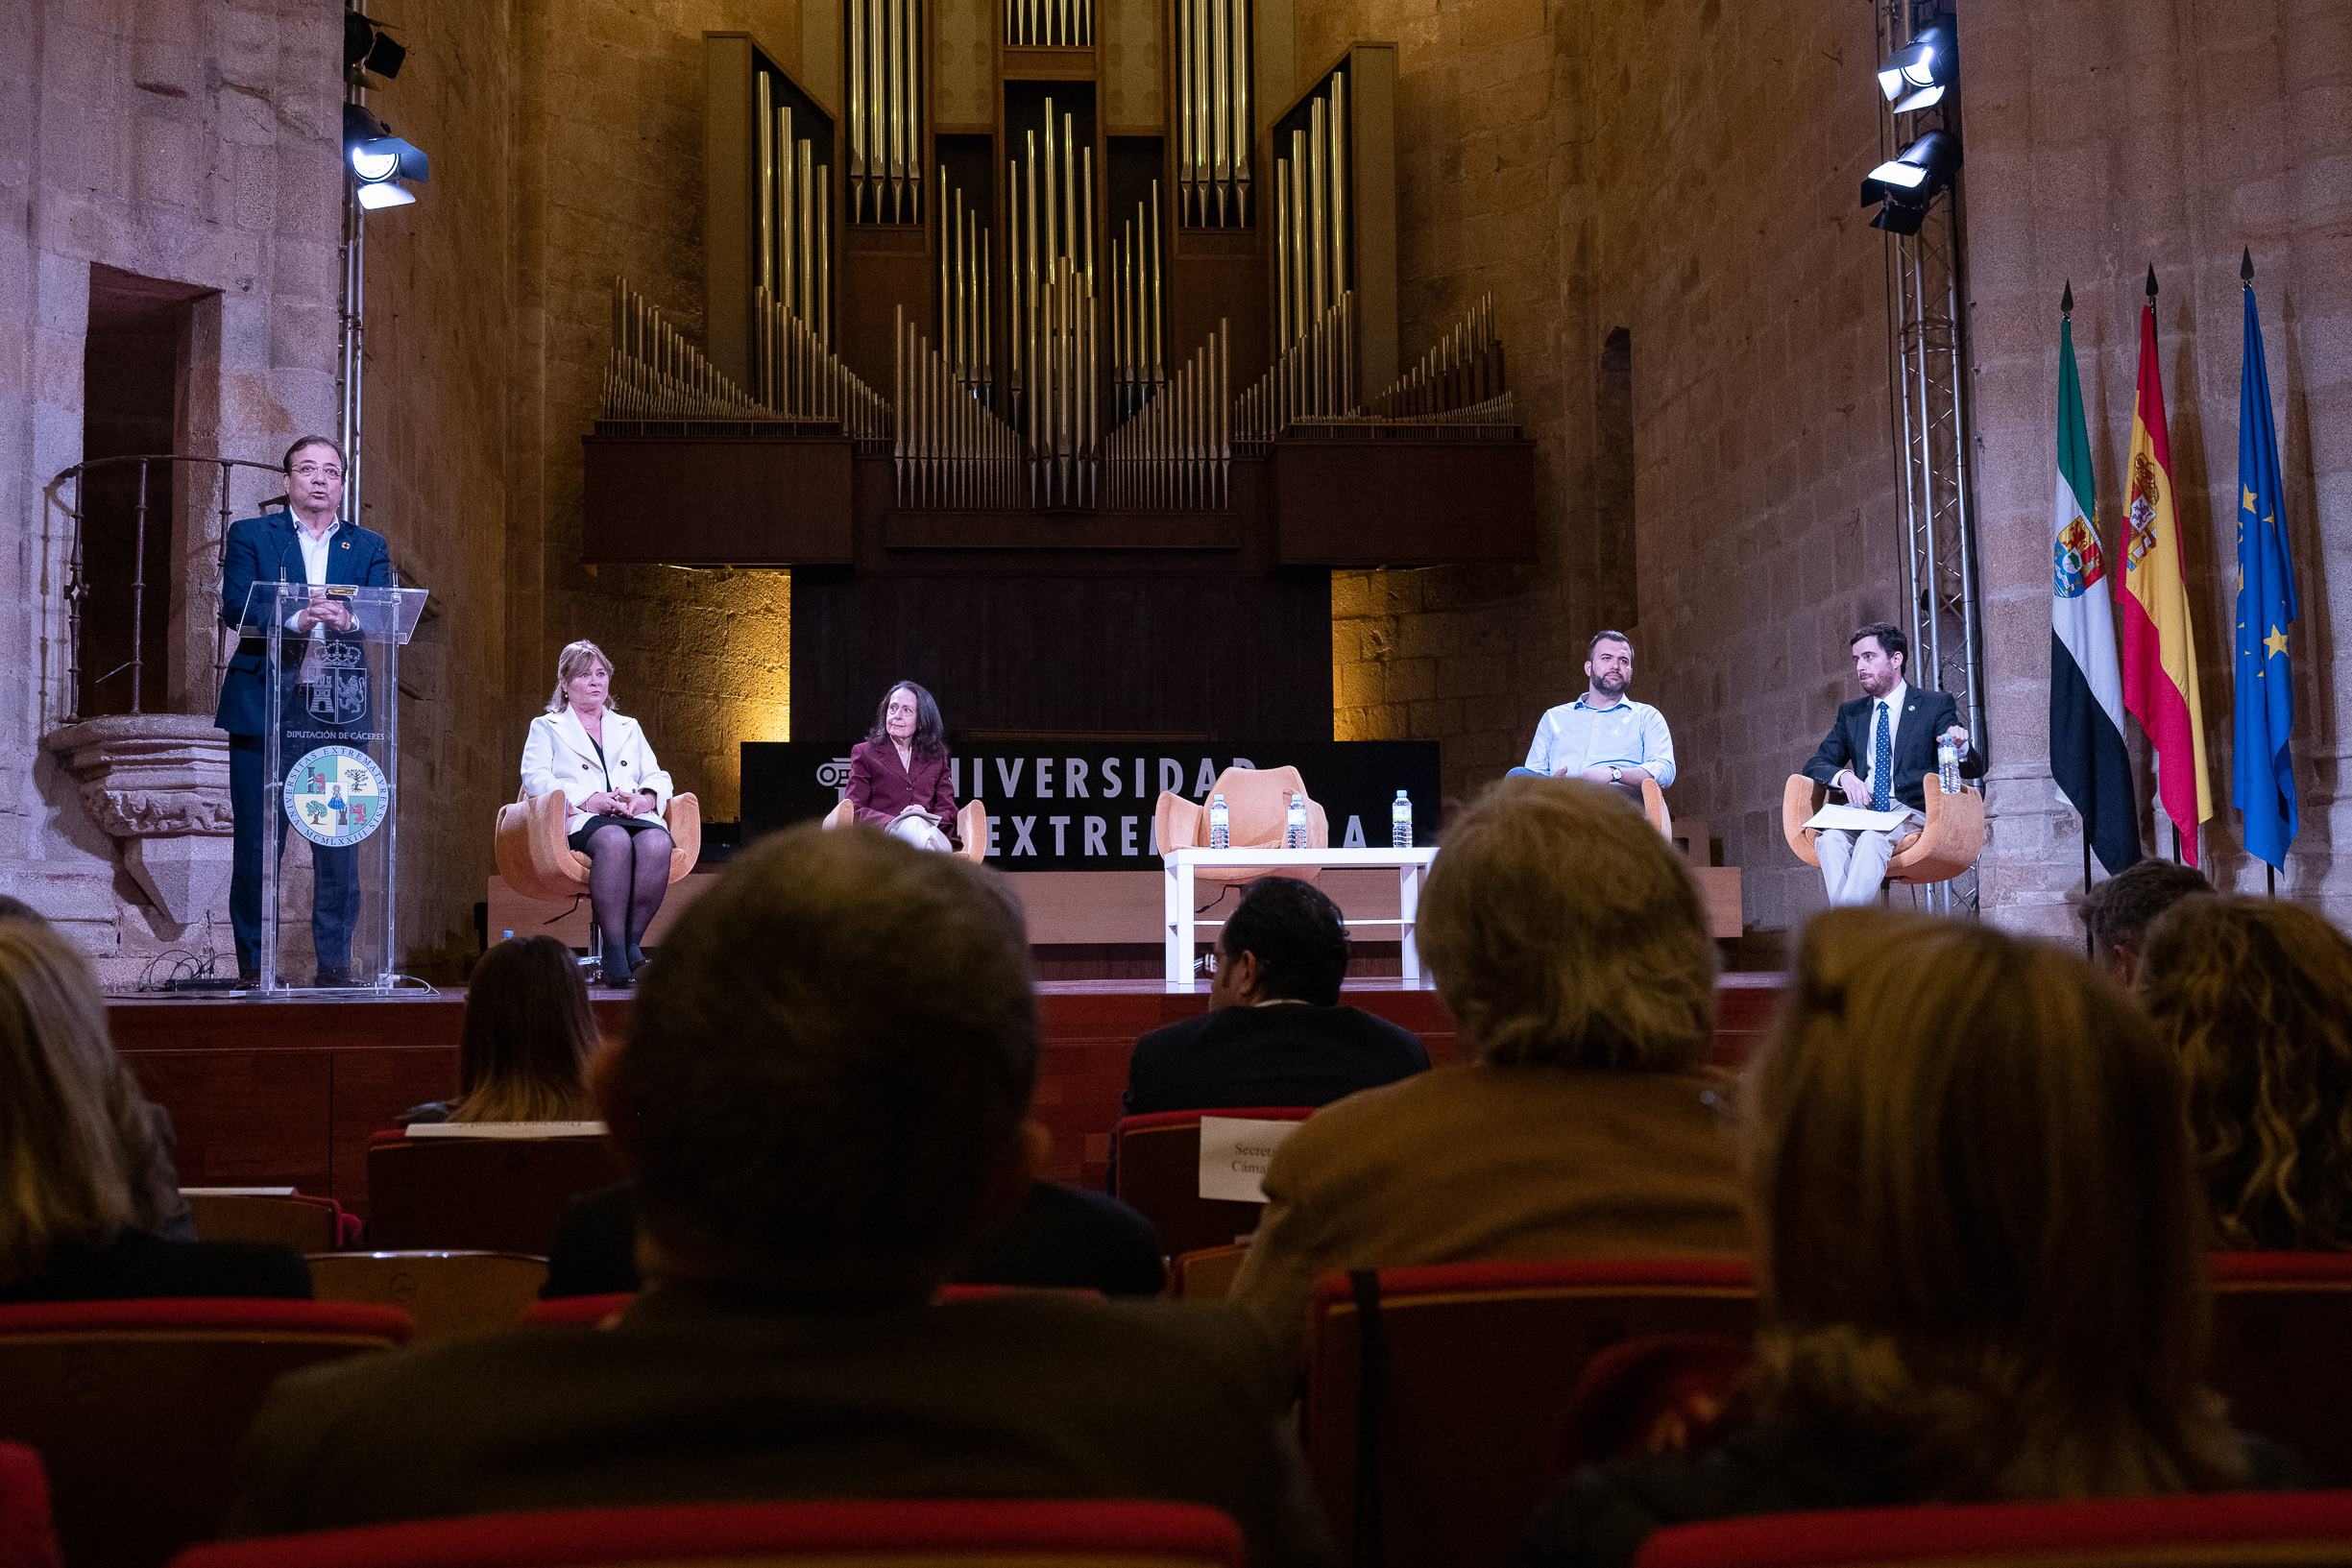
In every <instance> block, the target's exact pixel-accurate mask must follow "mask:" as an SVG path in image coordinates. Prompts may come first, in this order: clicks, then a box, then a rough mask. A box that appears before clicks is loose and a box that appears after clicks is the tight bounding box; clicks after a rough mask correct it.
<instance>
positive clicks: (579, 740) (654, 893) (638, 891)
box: [522, 641, 671, 985]
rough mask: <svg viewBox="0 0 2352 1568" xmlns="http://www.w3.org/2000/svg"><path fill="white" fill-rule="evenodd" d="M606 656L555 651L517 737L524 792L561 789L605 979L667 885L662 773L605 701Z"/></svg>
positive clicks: (640, 738)
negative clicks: (527, 724)
mask: <svg viewBox="0 0 2352 1568" xmlns="http://www.w3.org/2000/svg"><path fill="white" fill-rule="evenodd" d="M612 690H613V663H612V661H611V660H609V659H607V658H605V657H604V650H603V649H601V648H599V647H597V646H596V645H595V644H594V642H588V641H580V642H574V643H572V644H570V646H569V647H567V648H565V649H564V651H563V653H562V654H560V655H558V656H557V658H556V661H555V695H554V696H553V697H551V698H549V699H548V701H547V712H546V716H545V717H542V718H535V719H533V720H531V733H530V736H529V738H527V739H525V740H524V741H523V743H522V787H523V790H524V792H525V793H527V794H531V795H544V794H546V792H547V791H548V790H550V789H560V790H562V791H563V792H564V804H565V806H566V808H567V812H566V815H565V818H564V831H565V832H566V834H567V835H568V838H569V841H570V845H571V847H572V848H573V849H575V850H577V851H578V852H579V853H580V854H582V855H585V856H588V858H589V861H590V865H589V872H588V898H589V904H590V906H591V907H592V908H593V909H594V911H595V916H596V934H597V938H598V940H599V941H600V942H601V943H602V944H603V946H602V950H601V952H600V953H599V960H600V962H601V963H602V964H603V967H604V983H605V984H607V985H627V984H628V983H629V981H630V979H631V977H633V976H634V975H635V973H636V971H637V966H638V965H640V964H642V963H643V962H644V961H645V955H644V953H642V952H640V951H639V949H638V943H639V942H641V941H643V939H644V935H645V928H647V927H648V926H650V925H652V924H653V917H654V913H655V912H656V911H657V910H659V909H660V908H661V907H662V895H663V894H664V893H667V891H668V890H669V850H670V844H669V830H668V829H667V828H666V827H665V826H664V825H663V819H662V812H663V810H664V808H667V806H668V805H669V797H670V793H671V789H670V783H669V775H668V774H667V773H665V772H663V771H662V765H661V763H659V762H657V761H655V760H654V757H653V748H652V747H651V746H649V745H647V744H646V743H645V732H644V731H643V729H641V728H640V727H639V725H638V722H637V720H635V719H633V718H630V717H629V716H628V715H626V714H625V713H622V712H619V711H618V710H617V709H615V708H614V707H613V706H612V700H611V699H612Z"/></svg>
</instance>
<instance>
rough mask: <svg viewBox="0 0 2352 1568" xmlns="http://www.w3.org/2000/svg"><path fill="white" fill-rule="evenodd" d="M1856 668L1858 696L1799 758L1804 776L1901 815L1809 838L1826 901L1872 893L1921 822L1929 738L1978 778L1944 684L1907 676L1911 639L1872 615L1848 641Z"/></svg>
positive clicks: (1863, 900)
mask: <svg viewBox="0 0 2352 1568" xmlns="http://www.w3.org/2000/svg"><path fill="white" fill-rule="evenodd" d="M1847 646H1848V647H1849V648H1851V649H1852V650H1853V652H1854V675H1855V680H1857V681H1859V682H1860V683H1861V686H1862V692H1863V694H1862V695H1861V696H1859V697H1857V698H1855V700H1854V701H1852V702H1850V703H1846V704H1844V705H1842V706H1841V707H1839V709H1838V710H1837V722H1836V723H1834V724H1832V725H1831V726H1830V733H1829V735H1828V736H1825V737H1824V738H1823V740H1822V742H1821V749H1820V750H1819V751H1817V752H1815V753H1813V760H1811V761H1809V762H1807V763H1806V764H1805V776H1806V778H1808V779H1815V780H1818V781H1820V782H1821V783H1822V784H1828V785H1829V786H1830V787H1831V789H1833V790H1837V791H1840V792H1842V793H1843V795H1844V796H1845V804H1846V805H1848V806H1858V807H1860V808H1863V809H1864V810H1870V811H1896V810H1900V811H1903V813H1904V815H1903V821H1901V822H1900V823H1898V824H1896V825H1895V826H1893V827H1891V828H1888V829H1885V830H1883V831H1881V830H1877V829H1849V828H1830V829H1825V830H1823V832H1821V834H1820V836H1819V837H1818V838H1816V839H1815V840H1814V842H1813V849H1814V851H1815V853H1817V854H1818V855H1819V856H1821V878H1822V880H1823V881H1824V882H1826V883H1828V884H1829V889H1830V902H1831V904H1833V905H1837V904H1868V903H1870V902H1871V901H1872V900H1873V899H1875V898H1877V897H1878V896H1879V882H1880V881H1881V880H1884V878H1885V876H1886V862H1887V861H1888V859H1889V858H1891V857H1892V856H1893V855H1894V852H1895V845H1896V844H1897V843H1899V842H1901V841H1902V840H1903V839H1904V838H1907V837H1909V836H1910V835H1911V834H1913V833H1915V832H1918V831H1919V829H1920V826H1921V825H1922V823H1923V822H1924V821H1925V820H1926V818H1925V817H1924V815H1923V814H1922V813H1924V812H1925V811H1926V810H1927V808H1928V796H1927V790H1926V788H1925V787H1924V785H1925V782H1926V779H1927V776H1928V774H1929V773H1931V772H1933V771H1934V770H1935V748H1936V742H1937V740H1939V739H1940V738H1941V737H1943V736H1951V737H1952V741H1953V743H1954V744H1956V745H1957V746H1959V747H1960V748H1961V754H1962V755H1961V761H1960V774H1961V777H1963V778H1968V779H1981V778H1983V777H1984V757H1983V755H1982V754H1981V753H1979V752H1978V751H1977V750H1976V748H1975V747H1974V746H1972V745H1970V744H1969V738H1968V731H1967V730H1965V729H1963V728H1962V727H1961V725H1960V723H1959V704H1958V703H1956V702H1954V701H1953V700H1952V694H1951V693H1950V692H1948V691H1923V690H1921V689H1919V688H1917V687H1914V686H1912V685H1911V684H1910V682H1909V681H1908V680H1907V679H1905V676H1906V674H1907V672H1908V667H1909V664H1910V662H1911V641H1910V639H1908V638H1906V637H1904V636H1903V633H1902V631H1901V630H1899V629H1898V628H1896V627H1894V626H1892V625H1889V624H1888V623H1887V622H1885V621H1876V622H1874V623H1872V624H1871V625H1868V626H1865V627H1863V628H1861V630H1859V631H1857V632H1855V634H1854V636H1853V637H1851V638H1849V639H1847Z"/></svg>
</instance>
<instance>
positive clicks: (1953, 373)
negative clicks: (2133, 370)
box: [1871, 0, 1985, 915]
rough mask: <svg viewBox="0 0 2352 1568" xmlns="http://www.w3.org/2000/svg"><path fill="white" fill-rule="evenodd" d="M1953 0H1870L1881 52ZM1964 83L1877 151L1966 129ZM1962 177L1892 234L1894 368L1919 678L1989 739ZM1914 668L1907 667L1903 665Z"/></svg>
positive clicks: (1889, 275) (1953, 899)
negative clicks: (1971, 442)
mask: <svg viewBox="0 0 2352 1568" xmlns="http://www.w3.org/2000/svg"><path fill="white" fill-rule="evenodd" d="M1945 7H1946V0H1871V9H1872V10H1873V12H1875V13H1876V15H1877V20H1878V31H1879V59H1880V60H1884V59H1885V58H1886V57H1887V56H1888V55H1890V54H1892V53H1893V52H1894V51H1895V50H1897V49H1900V48H1902V47H1903V45H1904V44H1906V43H1908V42H1910V41H1911V38H1912V37H1913V36H1914V35H1915V34H1917V33H1920V32H1923V31H1925V30H1926V29H1927V28H1928V26H1929V25H1930V24H1931V23H1933V22H1935V21H1936V20H1937V19H1938V18H1939V17H1940V16H1942V15H1944V14H1946V13H1947V12H1946V9H1945ZM1959 109H1960V101H1959V95H1958V94H1957V93H1956V92H1948V93H1947V94H1945V97H1944V100H1943V102H1942V103H1941V104H1938V105H1936V106H1935V107H1933V108H1931V109H1922V110H1919V111H1917V112H1915V113H1912V114H1907V115H1905V116H1903V119H1904V121H1905V122H1907V123H1905V124H1903V125H1898V124H1897V123H1896V118H1895V114H1894V111H1893V108H1892V106H1891V105H1889V104H1888V103H1887V102H1886V101H1885V100H1884V99H1883V98H1881V99H1880V101H1879V145H1880V148H1881V152H1880V157H1894V156H1895V154H1896V153H1897V152H1899V151H1901V150H1902V149H1903V147H1904V146H1906V145H1908V144H1909V143H1910V142H1911V141H1912V140H1914V139H1916V138H1917V137H1920V136H1924V135H1926V134H1927V133H1928V132H1930V131H1935V130H1944V131H1949V132H1951V133H1952V134H1953V135H1954V136H1957V135H1958V134H1959V133H1960V124H1959V121H1960V112H1959ZM1960 189H1961V181H1960V178H1959V177H1958V176H1957V175H1955V176H1954V178H1953V181H1952V185H1951V187H1950V189H1949V190H1947V191H1946V193H1945V194H1944V196H1943V198H1942V199H1941V200H1938V201H1937V202H1936V203H1935V204H1934V205H1932V206H1931V207H1930V208H1929V209H1928V217H1927V221H1926V222H1925V223H1924V224H1922V225H1921V226H1920V230H1919V232H1918V233H1917V234H1915V235H1903V234H1892V233H1890V234H1888V235H1887V236H1886V291H1887V307H1888V308H1887V328H1888V334H1887V374H1888V377H1889V379H1890V380H1891V381H1892V382H1893V383H1894V385H1893V386H1891V387H1890V388H1889V389H1888V390H1889V392H1890V394H1891V396H1890V397H1889V399H1888V401H1889V403H1890V405H1891V407H1892V411H1893V428H1892V431H1891V434H1892V437H1893V439H1894V442H1895V449H1896V453H1897V457H1898V462H1899V465H1900V467H1901V469H1902V470H1903V532H1904V538H1905V543H1906V549H1905V551H1904V556H1903V559H1904V562H1905V566H1906V570H1907V582H1906V588H1907V590H1908V592H1909V600H1910V637H1911V657H1910V660H1909V661H1908V662H1909V663H1911V664H1912V665H1914V666H1916V667H1917V670H1918V673H1917V674H1915V675H1912V677H1911V680H1912V684H1913V685H1915V686H1927V687H1931V688H1941V689H1943V690H1946V691H1949V692H1951V693H1952V695H1953V696H1954V697H1956V698H1958V699H1959V707H1960V713H1961V722H1962V723H1964V724H1966V725H1967V726H1968V732H1969V735H1970V736H1971V737H1973V738H1974V739H1975V740H1976V743H1977V744H1978V745H1979V746H1982V745H1983V744H1984V739H1985V735H1984V696H1983V688H1984V683H1983V667H1984V656H1983V598H1982V591H1981V588H1980V586H1979V583H1978V579H1977V573H1976V497H1975V496H1974V495H1972V494H1971V492H1970V488H1969V471H1968V436H1969V429H1970V426H1971V423H1972V421H1971V418H1970V407H1969V375H1968V350H1967V343H1968V339H1967V332H1966V329H1965V327H1966V318H1965V317H1964V316H1963V315H1962V313H1961V306H1960V302H1961V298H1962V283H1961V276H1960V274H1961V249H1960V247H1961V235H1962V227H1961V206H1960ZM1906 673H1908V672H1907V671H1906ZM1926 893H1927V902H1928V907H1929V908H1931V909H1933V910H1935V911H1936V912H1937V913H1940V914H1965V915H1974V914H1975V913H1976V868H1975V867H1973V866H1972V867H1971V868H1970V869H1969V870H1968V871H1966V872H1964V873H1962V874H1961V875H1960V876H1958V877H1955V878H1953V879H1952V880H1950V881H1947V882H1935V883H1930V884H1929V885H1928V887H1927V889H1926Z"/></svg>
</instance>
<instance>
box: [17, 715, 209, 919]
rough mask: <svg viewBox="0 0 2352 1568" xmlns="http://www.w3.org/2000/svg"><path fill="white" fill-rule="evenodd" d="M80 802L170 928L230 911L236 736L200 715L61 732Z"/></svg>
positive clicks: (56, 738) (121, 719) (92, 724)
mask: <svg viewBox="0 0 2352 1568" xmlns="http://www.w3.org/2000/svg"><path fill="white" fill-rule="evenodd" d="M48 745H49V749H50V750H52V751H54V752H56V753H58V754H59V757H60V758H61V760H63V762H64V763H65V765H66V767H67V768H68V769H70V770H71V771H72V773H73V775H74V777H75V778H76V779H78V780H80V781H81V785H82V787H81V795H82V807H83V809H84V810H85V811H87V812H88V813H89V816H90V820H91V821H92V822H94V823H96V824H97V825H98V827H99V828H100V829H101V830H103V831H104V832H106V833H107V834H108V835H109V837H111V838H114V839H116V840H117V841H118V842H119V843H120V845H121V847H122V856H123V864H124V866H125V868H127V869H128V870H129V871H130V873H131V876H132V878H133V880H135V881H136V882H137V883H138V884H139V886H140V888H141V889H143V890H144V891H145V892H146V894H147V896H148V897H149V898H150V899H152V900H153V901H154V902H155V905H156V907H157V908H158V909H160V910H161V911H162V912H163V914H164V916H165V917H166V918H167V919H169V920H170V921H171V922H172V924H173V925H175V926H178V927H181V928H182V929H184V928H186V927H188V926H191V925H193V924H195V923H196V922H198V921H200V920H202V919H204V918H205V916H206V914H207V913H208V912H209V913H212V914H216V915H219V916H222V917H226V916H227V914H228V913H229V875H230V808H229V736H228V735H227V734H226V733H225V732H223V731H222V730H220V729H217V728H215V727H214V725H213V723H212V721H211V720H210V719H209V718H205V717H202V716H200V715H197V714H193V713H124V714H119V715H116V716H113V717H109V718H94V719H88V720H85V721H84V722H83V723H80V724H75V725H71V726H68V727H67V728H65V729H62V730H60V731H57V732H56V733H55V734H53V735H51V736H49V738H48Z"/></svg>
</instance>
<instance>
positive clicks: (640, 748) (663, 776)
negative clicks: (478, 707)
mask: <svg viewBox="0 0 2352 1568" xmlns="http://www.w3.org/2000/svg"><path fill="white" fill-rule="evenodd" d="M550 789H560V790H562V791H563V792H564V805H565V807H566V808H567V813H566V815H565V817H564V832H565V833H566V834H567V835H569V834H571V833H575V832H579V831H580V828H581V826H582V825H583V824H585V823H586V822H587V821H588V820H589V815H590V813H588V812H586V811H583V810H581V809H580V802H582V801H584V800H586V799H588V797H589V796H591V795H594V794H595V793H596V792H597V791H598V790H610V791H612V792H613V793H614V794H617V795H628V794H634V793H636V792H637V791H638V790H641V789H650V790H652V791H653V793H654V795H655V797H656V799H655V801H654V803H653V809H652V810H650V811H647V812H644V813H643V815H641V816H640V817H639V818H638V820H639V821H641V822H650V823H652V824H653V825H654V826H655V827H657V828H658V827H660V826H662V812H663V810H664V808H667V806H668V805H669V797H670V794H671V792H672V791H671V786H670V783H669V775H668V774H667V773H665V772H664V771H662V764H661V763H659V762H657V761H655V760H654V757H653V748H652V747H651V746H648V745H646V744H645V732H644V731H643V729H642V728H641V727H640V726H639V725H638V722H637V720H635V719H633V718H631V717H629V716H628V715H627V714H626V713H616V712H613V711H612V710H611V709H609V708H608V709H606V710H605V711H604V760H602V761H598V760H596V748H595V745H594V742H592V741H591V740H590V739H589V738H588V731H587V730H585V729H583V728H582V727H581V724H580V720H579V717H578V715H576V714H574V713H573V712H572V711H571V709H570V705H566V707H565V709H564V711H563V712H560V713H543V714H542V715H540V716H539V717H538V718H535V719H533V720H531V733H530V735H529V736H527V737H525V738H524V740H523V742H522V790H523V793H524V794H526V795H533V796H538V795H544V794H546V792H547V791H548V790H550Z"/></svg>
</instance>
